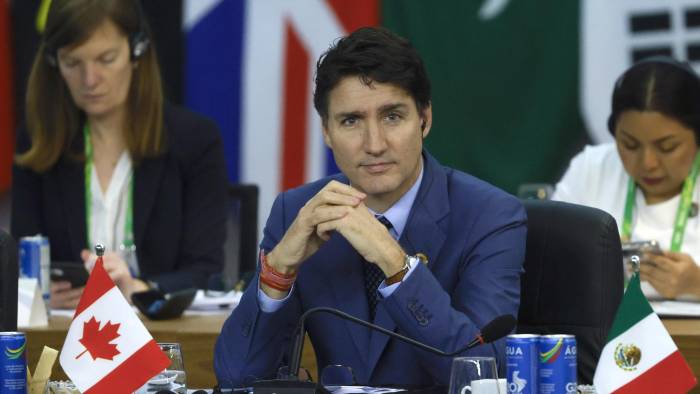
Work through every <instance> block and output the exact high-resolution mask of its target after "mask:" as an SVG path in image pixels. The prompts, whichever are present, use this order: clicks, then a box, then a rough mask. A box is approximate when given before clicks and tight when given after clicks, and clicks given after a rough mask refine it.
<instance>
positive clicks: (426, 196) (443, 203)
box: [369, 151, 450, 376]
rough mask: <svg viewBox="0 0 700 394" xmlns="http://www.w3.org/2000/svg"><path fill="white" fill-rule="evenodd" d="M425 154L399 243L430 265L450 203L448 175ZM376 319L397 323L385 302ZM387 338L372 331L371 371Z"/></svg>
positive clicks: (388, 326)
mask: <svg viewBox="0 0 700 394" xmlns="http://www.w3.org/2000/svg"><path fill="white" fill-rule="evenodd" d="M424 156H425V161H424V163H425V167H424V170H423V181H422V183H421V185H420V189H418V195H417V196H416V200H415V201H414V202H413V206H412V207H411V212H410V213H409V215H408V221H407V222H406V227H405V228H404V230H403V233H402V234H401V239H399V244H400V245H401V247H402V248H403V249H404V251H405V252H406V253H407V254H410V255H415V254H416V253H423V254H425V255H426V256H427V257H428V268H430V267H432V264H433V259H434V258H436V257H437V256H438V254H439V253H440V249H441V248H442V245H443V244H444V242H445V239H446V234H445V230H444V228H443V227H442V226H441V225H440V222H441V220H442V218H444V217H445V216H446V215H447V214H448V213H449V210H450V207H449V200H448V196H447V177H446V176H445V174H444V172H443V170H442V168H441V167H440V164H439V163H438V162H437V161H436V160H435V159H434V158H433V157H432V156H430V155H429V154H428V153H427V152H425V151H424ZM375 323H376V324H378V325H380V326H382V327H384V328H386V329H388V330H391V331H394V330H395V329H396V324H395V323H394V321H393V320H392V319H391V317H390V316H389V313H388V312H387V311H386V309H385V308H384V304H383V303H382V302H380V303H379V305H377V313H376V317H375ZM388 342H389V337H388V336H387V335H384V334H381V333H378V332H372V336H371V341H370V347H369V371H373V370H374V367H375V366H376V365H377V362H378V361H379V359H380V358H381V355H382V353H383V352H384V349H385V348H386V345H387V343H388ZM370 376H371V372H370Z"/></svg>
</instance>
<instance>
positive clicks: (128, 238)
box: [83, 123, 134, 250]
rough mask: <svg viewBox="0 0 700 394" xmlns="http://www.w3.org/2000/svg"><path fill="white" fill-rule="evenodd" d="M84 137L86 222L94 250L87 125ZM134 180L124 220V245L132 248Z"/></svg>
mask: <svg viewBox="0 0 700 394" xmlns="http://www.w3.org/2000/svg"><path fill="white" fill-rule="evenodd" d="M83 137H84V140H85V220H86V224H87V242H88V247H89V248H90V249H91V250H92V248H93V244H92V242H91V241H90V222H91V221H92V161H93V160H92V157H93V152H92V142H90V128H89V127H88V125H87V123H86V124H85V126H84V127H83ZM133 201H134V180H133V177H132V178H131V180H130V182H129V196H128V199H127V200H126V217H125V218H124V242H123V245H124V246H125V247H127V248H131V247H132V246H133V245H134V215H133V210H134V208H133Z"/></svg>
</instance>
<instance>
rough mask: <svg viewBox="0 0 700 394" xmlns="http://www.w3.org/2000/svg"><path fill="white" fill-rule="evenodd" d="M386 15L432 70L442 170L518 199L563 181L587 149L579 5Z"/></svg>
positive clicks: (391, 6) (483, 4)
mask: <svg viewBox="0 0 700 394" xmlns="http://www.w3.org/2000/svg"><path fill="white" fill-rule="evenodd" d="M381 17H382V23H383V24H384V25H385V26H386V27H388V28H390V29H391V30H393V31H395V32H397V33H399V34H401V35H403V36H405V37H407V38H408V39H409V40H411V41H412V42H413V44H414V45H415V46H416V48H417V49H418V51H419V52H420V54H421V55H422V56H423V59H424V60H425V62H426V67H427V69H428V73H429V76H430V79H431V82H432V87H433V116H434V123H433V128H432V130H431V132H430V135H429V136H428V138H427V140H426V146H427V148H428V150H430V152H431V153H432V154H434V155H435V156H436V157H437V158H438V159H439V160H440V161H441V162H442V163H443V164H445V165H448V166H451V167H455V168H458V169H461V170H464V171H466V172H469V173H470V174H472V175H475V176H477V177H479V178H482V179H484V180H486V181H488V182H490V183H493V184H495V185H497V186H499V187H501V188H503V189H505V190H507V191H509V192H511V193H515V192H516V191H517V188H518V185H520V184H523V183H533V182H547V183H555V182H556V181H557V180H558V178H559V177H560V176H561V174H562V173H563V171H564V170H565V169H566V165H567V164H568V162H569V160H570V159H571V157H572V156H573V155H574V154H575V153H577V152H578V151H579V150H580V149H581V148H582V145H583V144H584V143H586V142H587V141H588V137H587V134H586V131H585V129H584V126H583V122H582V119H581V115H580V110H579V108H580V105H579V3H578V1H558V0H548V1H522V0H521V1H514V0H498V1H494V0H487V1H463V0H442V1H404V0H383V1H382V9H381Z"/></svg>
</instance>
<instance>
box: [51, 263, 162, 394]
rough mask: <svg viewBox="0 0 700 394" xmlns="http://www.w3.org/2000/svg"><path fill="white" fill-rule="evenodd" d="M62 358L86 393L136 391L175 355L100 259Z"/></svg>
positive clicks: (67, 337)
mask: <svg viewBox="0 0 700 394" xmlns="http://www.w3.org/2000/svg"><path fill="white" fill-rule="evenodd" d="M60 363H61V367H63V370H64V371H65V372H66V375H68V377H69V378H70V379H71V380H72V381H73V383H75V385H76V387H77V388H78V389H79V390H80V392H82V393H86V394H88V393H115V394H116V393H132V392H134V391H135V390H136V389H138V388H139V387H141V386H143V385H144V384H145V383H146V382H147V381H148V379H150V378H152V377H153V376H155V375H157V374H158V373H160V372H161V371H162V370H164V369H165V368H166V367H167V366H168V365H170V360H169V359H168V357H167V356H166V355H165V354H164V353H163V352H162V351H161V350H160V347H158V344H157V343H156V342H155V341H154V340H153V337H151V334H150V333H149V332H148V330H146V327H144V325H143V323H142V322H141V320H139V318H138V316H136V313H134V311H133V309H132V308H131V306H130V305H129V303H128V302H127V301H126V299H125V298H124V296H123V295H122V293H121V291H120V290H119V288H117V286H115V285H114V282H112V280H111V279H110V277H109V275H108V274H107V271H105V269H104V267H103V265H102V258H101V257H99V258H98V259H97V263H95V267H94V268H93V270H92V273H91V274H90V278H89V279H88V282H87V285H85V290H84V291H83V295H82V297H81V298H80V302H79V303H78V308H77V309H76V310H75V315H74V316H73V322H72V323H71V325H70V328H69V329H68V335H67V336H66V341H65V342H64V343H63V348H62V349H61V356H60Z"/></svg>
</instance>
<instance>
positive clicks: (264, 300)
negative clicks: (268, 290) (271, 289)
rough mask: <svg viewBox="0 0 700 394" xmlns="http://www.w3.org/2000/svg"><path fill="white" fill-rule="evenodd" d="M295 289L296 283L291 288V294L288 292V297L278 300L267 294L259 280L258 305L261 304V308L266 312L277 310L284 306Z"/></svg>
mask: <svg viewBox="0 0 700 394" xmlns="http://www.w3.org/2000/svg"><path fill="white" fill-rule="evenodd" d="M293 291H294V285H292V288H291V289H289V294H287V296H286V297H284V298H282V299H281V300H277V299H274V298H272V297H270V296H269V295H267V294H265V292H264V291H262V289H261V288H260V282H258V305H260V310H261V311H263V312H265V313H272V312H277V311H278V310H279V309H280V308H282V306H283V305H284V303H285V302H287V300H288V299H289V296H291V295H292V292H293Z"/></svg>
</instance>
